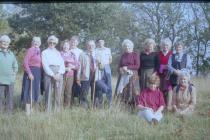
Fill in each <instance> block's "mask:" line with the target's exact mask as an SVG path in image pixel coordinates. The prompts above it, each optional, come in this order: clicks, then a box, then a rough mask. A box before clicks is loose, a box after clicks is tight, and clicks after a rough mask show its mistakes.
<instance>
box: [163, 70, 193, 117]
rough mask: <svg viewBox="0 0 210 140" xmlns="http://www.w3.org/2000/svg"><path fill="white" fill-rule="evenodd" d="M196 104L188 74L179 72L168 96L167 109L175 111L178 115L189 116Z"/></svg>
mask: <svg viewBox="0 0 210 140" xmlns="http://www.w3.org/2000/svg"><path fill="white" fill-rule="evenodd" d="M195 104H196V90H195V87H194V86H193V85H192V84H191V83H190V74H188V73H181V74H180V75H179V77H178V85H177V86H176V87H175V88H174V89H173V94H171V95H170V96H169V103H168V107H167V108H168V110H169V111H175V112H176V113H177V114H178V115H182V116H190V115H192V113H193V110H194V108H195Z"/></svg>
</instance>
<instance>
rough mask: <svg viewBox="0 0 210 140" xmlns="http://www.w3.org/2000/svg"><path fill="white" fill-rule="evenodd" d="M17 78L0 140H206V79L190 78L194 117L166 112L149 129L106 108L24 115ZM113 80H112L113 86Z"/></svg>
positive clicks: (209, 97) (209, 104)
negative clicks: (194, 97) (195, 96)
mask: <svg viewBox="0 0 210 140" xmlns="http://www.w3.org/2000/svg"><path fill="white" fill-rule="evenodd" d="M21 78H22V76H19V77H18V79H19V80H18V81H17V84H16V93H15V99H14V101H15V106H16V108H15V111H14V114H12V115H8V114H1V115H0V140H7V139H8V140H29V139H30V140H48V139H49V140H63V139H65V140H69V139H70V140H71V139H73V140H92V139H93V140H113V139H114V140H115V139H116V140H129V139H130V140H135V139H136V140H156V139H161V140H180V139H184V140H209V139H210V117H208V115H207V112H208V111H209V110H210V93H209V89H210V88H209V87H208V86H209V83H210V80H209V79H208V80H207V79H194V80H193V81H194V82H193V83H194V84H195V85H196V87H197V93H198V100H197V108H196V111H195V114H194V115H193V116H192V117H190V118H184V119H181V118H178V117H176V116H174V115H173V114H170V113H166V114H165V116H164V118H163V120H162V121H161V123H159V125H157V126H151V125H149V124H148V123H147V122H146V121H144V120H143V119H141V118H139V117H138V116H137V115H136V112H135V113H130V112H129V111H127V110H121V109H119V108H118V107H117V106H113V107H111V108H110V109H97V110H84V109H83V108H80V107H77V106H75V107H73V108H72V109H66V110H63V111H62V112H61V113H52V114H46V113H45V112H34V113H33V114H32V115H31V116H26V115H25V112H24V111H23V110H22V109H21V108H20V106H19V103H20V102H19V100H20V91H21ZM115 83H116V79H115V80H113V85H115Z"/></svg>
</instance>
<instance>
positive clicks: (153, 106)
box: [138, 75, 165, 124]
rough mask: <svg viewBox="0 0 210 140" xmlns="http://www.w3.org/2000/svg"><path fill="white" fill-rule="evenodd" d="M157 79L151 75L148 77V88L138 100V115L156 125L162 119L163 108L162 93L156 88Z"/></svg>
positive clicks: (157, 84)
mask: <svg viewBox="0 0 210 140" xmlns="http://www.w3.org/2000/svg"><path fill="white" fill-rule="evenodd" d="M159 81H160V80H159V77H158V76H156V75H151V76H149V77H148V88H146V89H144V90H142V91H141V93H140V96H139V98H138V108H139V109H140V111H139V113H138V115H139V116H140V117H143V118H144V119H146V120H147V121H148V122H149V123H151V124H157V123H158V122H159V121H160V120H161V119H162V117H163V114H162V111H163V109H164V106H165V102H164V98H163V93H162V92H161V91H160V90H159V89H158V88H157V87H158V86H159Z"/></svg>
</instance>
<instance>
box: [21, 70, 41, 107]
mask: <svg viewBox="0 0 210 140" xmlns="http://www.w3.org/2000/svg"><path fill="white" fill-rule="evenodd" d="M30 70H31V72H32V74H33V76H34V80H33V81H32V100H33V102H38V101H39V94H40V83H41V68H39V67H30ZM30 91H31V80H30V79H29V77H28V74H27V73H26V72H24V75H23V82H22V92H21V102H23V103H30V101H31V98H30Z"/></svg>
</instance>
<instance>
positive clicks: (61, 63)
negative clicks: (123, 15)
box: [59, 53, 65, 74]
mask: <svg viewBox="0 0 210 140" xmlns="http://www.w3.org/2000/svg"><path fill="white" fill-rule="evenodd" d="M59 57H60V69H59V74H64V73H65V64H64V60H63V58H62V56H61V54H60V53H59Z"/></svg>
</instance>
